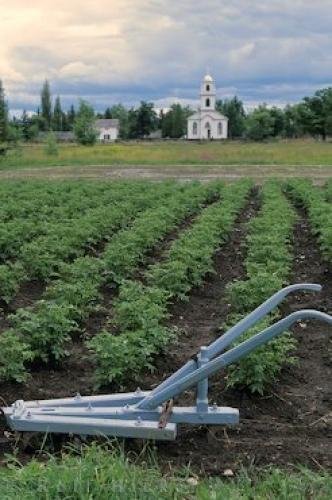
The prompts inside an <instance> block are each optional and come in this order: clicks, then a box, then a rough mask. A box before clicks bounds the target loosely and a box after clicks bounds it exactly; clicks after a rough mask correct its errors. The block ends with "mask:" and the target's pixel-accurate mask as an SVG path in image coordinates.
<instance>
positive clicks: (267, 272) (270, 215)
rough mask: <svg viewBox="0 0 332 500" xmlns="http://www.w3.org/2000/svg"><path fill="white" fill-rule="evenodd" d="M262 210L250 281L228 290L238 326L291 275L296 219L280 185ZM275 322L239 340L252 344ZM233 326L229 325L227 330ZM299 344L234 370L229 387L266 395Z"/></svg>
mask: <svg viewBox="0 0 332 500" xmlns="http://www.w3.org/2000/svg"><path fill="white" fill-rule="evenodd" d="M262 202H263V203H262V208H261V211H260V213H259V214H258V216H257V217H255V218H254V219H252V220H251V221H250V222H249V232H248V236H247V245H248V252H247V258H246V261H245V266H246V272H247V279H246V280H244V281H235V282H233V283H232V284H231V285H230V286H229V287H228V292H227V293H228V298H229V301H230V303H231V305H232V308H233V311H236V313H238V315H237V316H236V317H231V318H230V319H229V320H228V322H227V323H230V324H234V323H235V322H237V321H238V320H239V319H241V317H243V316H244V315H246V314H248V313H250V312H251V311H252V310H253V309H255V308H256V307H257V306H259V305H260V304H261V303H262V302H264V301H265V300H266V299H268V298H269V297H270V296H271V295H273V294H274V293H275V292H277V291H278V290H280V289H281V288H282V287H283V286H285V285H286V284H287V280H288V276H289V273H290V269H291V263H292V254H291V250H290V247H291V241H290V239H291V235H292V231H293V226H294V222H295V219H296V214H295V212H294V210H293V208H292V207H291V205H290V203H289V202H288V201H287V200H286V198H285V197H284V195H283V194H282V190H281V185H280V184H278V183H275V182H268V183H266V184H265V185H264V186H263V188H262ZM273 319H275V318H274V317H270V318H267V319H265V320H264V321H262V322H261V323H260V324H259V325H257V326H256V327H254V328H252V329H250V331H249V332H248V333H247V334H246V335H244V336H242V337H241V338H240V339H239V342H240V341H242V340H243V339H244V338H249V337H250V336H252V335H253V334H254V333H257V332H258V331H260V329H262V328H266V327H267V326H268V325H269V324H270V323H271V322H272V321H273ZM228 326H229V325H228ZM294 346H295V341H294V340H293V338H292V337H291V336H290V335H289V334H284V335H282V336H281V337H278V338H276V339H275V340H273V341H272V342H270V343H268V344H266V345H264V346H262V347H260V348H259V349H257V350H256V351H253V352H252V353H251V354H250V355H249V356H246V357H245V358H243V359H241V360H240V361H239V362H237V363H236V365H234V366H232V367H231V368H230V370H229V375H228V385H229V386H231V387H233V386H235V385H240V386H246V387H248V388H249V389H250V391H251V392H258V393H260V394H263V392H264V391H265V390H266V388H267V387H268V386H269V384H270V383H271V382H273V381H274V380H275V378H276V376H277V375H278V373H279V372H280V370H281V368H282V367H283V366H284V365H285V364H286V363H292V362H294V358H293V357H292V356H290V355H289V352H290V351H292V350H293V348H294Z"/></svg>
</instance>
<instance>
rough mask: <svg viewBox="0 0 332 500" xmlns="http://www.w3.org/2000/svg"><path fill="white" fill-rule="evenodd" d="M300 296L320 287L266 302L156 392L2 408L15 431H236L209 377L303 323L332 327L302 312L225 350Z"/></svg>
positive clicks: (169, 434)
mask: <svg viewBox="0 0 332 500" xmlns="http://www.w3.org/2000/svg"><path fill="white" fill-rule="evenodd" d="M298 290H311V291H316V292H319V291H320V290H321V286H320V285H316V284H298V285H291V286H288V287H286V288H284V289H282V290H280V291H279V292H277V293H276V294H274V295H273V296H272V297H271V298H269V299H268V300H266V301H265V302H264V303H263V304H261V305H260V306H259V307H258V308H257V309H255V310H254V311H253V312H252V313H250V314H249V315H248V316H246V317H245V318H244V319H242V320H241V321H240V322H239V323H237V324H236V325H235V326H233V327H232V328H231V329H230V330H228V331H227V332H226V333H225V334H224V335H222V336H221V337H220V338H218V339H217V340H215V341H214V342H213V343H212V344H210V345H209V346H207V347H205V346H204V347H201V349H200V352H199V354H198V356H197V358H196V359H191V360H189V361H188V362H187V363H186V364H185V365H184V366H183V367H182V368H181V369H179V370H178V371H177V372H175V373H174V374H173V375H172V376H170V377H169V378H168V379H167V380H165V381H164V382H162V383H161V384H160V385H159V386H158V387H156V388H155V389H154V390H152V391H141V390H140V389H137V391H136V392H133V393H122V394H121V393H120V394H111V395H102V396H86V397H82V396H80V395H79V394H77V395H76V396H75V397H73V398H65V399H53V400H43V401H29V402H24V401H21V400H20V401H16V402H15V403H14V404H13V405H12V406H10V407H7V408H3V412H4V414H5V416H6V419H7V422H8V424H9V426H10V427H11V428H12V429H13V430H15V431H29V432H31V431H37V432H51V433H53V432H54V433H72V434H79V435H84V436H86V435H95V436H96V435H99V436H100V435H109V436H119V437H130V438H144V439H158V440H172V439H175V438H176V430H177V424H192V425H195V424H199V425H202V424H207V425H209V424H213V425H234V424H237V423H238V422H239V411H238V410H237V409H236V408H229V407H224V406H217V405H212V406H210V405H209V401H208V385H209V376H210V375H213V374H214V373H215V372H217V371H218V370H220V369H223V368H225V367H227V366H228V365H230V364H232V363H235V362H236V361H238V360H239V359H241V358H243V357H244V356H247V355H248V354H249V353H250V352H251V351H253V350H254V349H256V348H258V347H259V346H261V345H263V344H265V343H267V342H269V341H270V340H272V339H273V338H275V337H276V336H277V335H279V334H281V333H283V332H284V331H285V330H286V329H288V328H289V327H291V326H292V325H293V324H294V323H295V322H297V321H299V320H307V319H318V320H321V321H324V322H326V323H329V324H330V325H332V316H329V315H328V314H325V313H322V312H319V311H316V310H311V309H304V310H300V311H297V312H294V313H292V314H290V315H289V316H287V317H286V318H283V319H281V320H280V321H278V322H276V323H274V324H273V325H272V326H269V327H268V328H266V329H265V330H263V331H261V332H260V333H258V334H256V335H254V336H252V337H251V338H249V339H248V340H245V341H244V342H242V343H241V344H239V345H237V346H236V347H232V348H230V349H229V350H226V349H227V348H228V347H229V346H230V345H231V344H232V343H233V342H234V341H235V340H236V339H237V338H238V337H239V336H240V335H242V334H243V333H244V332H245V331H246V330H248V329H249V328H250V327H252V326H253V325H254V324H256V323H257V322H258V321H260V320H261V319H262V318H263V317H264V316H265V315H267V314H268V313H270V312H271V311H272V309H274V308H275V307H276V306H277V305H278V304H279V303H280V302H281V301H282V300H283V299H284V298H285V297H286V296H287V295H289V294H290V293H292V292H296V291H298ZM194 386H196V404H195V406H189V407H184V406H174V405H173V398H175V397H176V396H178V395H179V394H181V393H183V392H184V391H186V390H187V389H190V388H192V387H194Z"/></svg>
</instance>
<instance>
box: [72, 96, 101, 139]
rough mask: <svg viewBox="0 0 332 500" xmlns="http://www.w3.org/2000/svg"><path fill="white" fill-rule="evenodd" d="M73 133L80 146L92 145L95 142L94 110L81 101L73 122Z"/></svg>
mask: <svg viewBox="0 0 332 500" xmlns="http://www.w3.org/2000/svg"><path fill="white" fill-rule="evenodd" d="M74 133H75V137H76V139H77V141H78V142H79V143H80V144H84V145H92V144H95V142H96V140H97V130H96V127H95V112H94V109H93V107H92V106H91V105H90V104H89V103H88V102H86V101H84V100H82V99H81V100H80V104H79V109H78V112H77V114H76V118H75V122H74Z"/></svg>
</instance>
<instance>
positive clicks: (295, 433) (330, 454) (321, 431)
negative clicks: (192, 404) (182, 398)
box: [158, 212, 332, 474]
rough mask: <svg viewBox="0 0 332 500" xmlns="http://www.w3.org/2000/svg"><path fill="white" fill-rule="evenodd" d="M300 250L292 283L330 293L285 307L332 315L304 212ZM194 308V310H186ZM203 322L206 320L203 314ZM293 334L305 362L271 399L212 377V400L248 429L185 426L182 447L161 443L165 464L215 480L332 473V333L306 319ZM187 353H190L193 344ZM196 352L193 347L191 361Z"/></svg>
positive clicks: (331, 294) (327, 280)
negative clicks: (258, 470) (243, 470)
mask: <svg viewBox="0 0 332 500" xmlns="http://www.w3.org/2000/svg"><path fill="white" fill-rule="evenodd" d="M293 251H294V265H293V270H292V276H291V280H290V281H291V282H292V283H299V282H315V283H321V284H322V285H324V287H323V291H322V293H320V294H317V295H313V294H312V293H311V294H309V293H306V294H296V295H294V296H292V297H290V298H289V299H288V301H287V302H286V303H285V305H284V306H283V307H282V314H283V315H287V314H289V313H290V312H292V311H294V310H298V309H301V308H314V309H319V310H321V311H325V312H329V313H330V314H331V312H332V302H331V300H332V277H331V269H329V267H328V265H327V264H326V263H324V261H323V260H322V256H321V254H320V251H319V247H318V243H317V240H316V238H315V237H314V236H313V234H312V232H311V230H310V224H309V221H308V219H307V217H306V214H304V213H303V212H299V220H298V222H297V224H296V227H295V230H294V241H293ZM194 304H195V303H194V302H193V308H195V305H194ZM186 307H190V305H189V304H188V306H185V308H184V310H186ZM196 307H197V304H196ZM202 317H203V318H206V315H205V314H203V312H202ZM203 321H205V320H203ZM219 324H220V323H219ZM293 332H294V335H295V336H296V338H297V339H298V347H297V351H296V355H297V356H298V358H299V363H298V365H297V366H292V367H288V368H285V369H284V370H283V372H282V373H281V376H280V377H279V381H278V382H277V383H275V384H274V386H273V387H272V388H271V390H270V391H269V392H268V393H267V394H266V395H265V396H253V395H250V394H249V393H247V392H245V391H234V390H233V391H230V390H228V391H225V390H224V382H223V380H222V376H220V377H214V378H213V379H212V381H211V386H210V397H211V400H212V401H214V400H215V401H217V402H218V404H224V405H226V406H233V407H236V408H239V410H240V425H239V426H237V427H235V428H226V429H221V428H209V429H208V428H206V427H204V426H202V427H200V428H197V429H193V428H190V427H186V426H183V428H182V432H181V429H180V435H179V437H178V441H177V442H176V443H171V444H170V443H167V444H160V445H159V447H158V456H159V459H160V462H161V464H162V465H163V466H166V464H168V463H171V464H173V466H174V465H177V466H183V465H185V464H187V463H189V462H190V463H191V465H192V466H193V467H194V468H196V469H197V470H198V471H201V472H207V473H211V474H219V473H221V472H222V471H223V470H224V469H228V468H231V469H233V470H238V469H239V467H241V466H242V465H244V466H251V465H256V466H267V465H269V464H275V465H278V466H281V467H289V466H291V464H292V466H296V465H299V464H303V465H307V466H308V467H311V468H315V469H319V468H321V467H326V468H331V467H332V446H331V438H332V432H331V431H332V429H331V400H332V399H331V396H332V391H331V375H332V356H331V327H328V326H327V325H325V324H322V323H318V322H313V321H306V322H301V323H300V324H298V325H297V326H295V327H294V328H293ZM182 349H183V350H185V349H186V344H185V343H184V344H183V346H182ZM179 350H181V349H179ZM190 353H191V346H190V341H189V349H188V355H189V354H190ZM167 467H168V465H167Z"/></svg>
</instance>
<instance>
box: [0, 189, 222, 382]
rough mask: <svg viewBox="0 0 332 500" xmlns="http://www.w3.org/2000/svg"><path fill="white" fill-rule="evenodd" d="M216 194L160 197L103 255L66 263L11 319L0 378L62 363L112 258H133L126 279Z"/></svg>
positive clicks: (1, 346)
mask: <svg viewBox="0 0 332 500" xmlns="http://www.w3.org/2000/svg"><path fill="white" fill-rule="evenodd" d="M218 189H219V186H218V185H216V184H215V185H211V186H200V185H188V186H183V187H180V188H177V189H174V190H173V194H172V195H171V196H169V197H167V199H163V198H162V197H161V196H160V192H159V196H158V198H159V201H160V206H159V207H157V208H150V209H147V210H146V211H144V212H142V214H141V215H140V216H138V217H137V219H136V220H135V221H134V223H133V224H132V226H131V227H129V228H126V229H123V230H121V231H119V232H118V233H117V234H115V235H114V236H113V238H112V239H111V241H110V242H109V243H108V244H107V246H106V248H105V251H104V253H103V254H102V256H100V257H99V258H97V257H93V256H85V257H80V258H78V259H76V260H75V261H74V262H73V263H72V264H64V265H63V268H62V272H61V277H60V278H59V279H58V280H56V281H55V282H54V283H52V284H50V286H49V287H48V288H47V290H46V293H45V295H44V297H43V299H42V300H40V301H38V302H37V303H36V304H35V307H34V308H33V309H32V308H26V309H21V310H18V311H17V313H16V314H15V315H13V316H12V317H11V321H12V328H11V329H9V330H7V331H6V332H4V333H3V334H2V336H1V337H0V378H2V379H14V380H16V381H23V380H25V378H26V375H27V368H26V365H27V363H28V362H29V361H31V360H35V359H41V360H43V361H47V360H49V359H53V360H54V359H55V360H59V359H61V358H62V357H63V356H64V355H66V350H65V348H66V343H67V341H68V340H69V337H70V335H71V334H73V333H74V332H76V331H78V330H80V328H81V327H82V322H83V321H84V320H86V319H87V318H88V316H89V315H90V313H91V312H92V311H94V310H96V308H98V303H99V302H100V288H101V286H102V285H104V284H105V283H106V282H107V281H108V280H110V279H112V276H113V272H112V262H113V259H114V261H116V262H118V263H119V262H120V261H121V258H122V255H123V253H124V249H127V252H128V253H131V258H130V260H129V261H128V263H127V267H125V266H123V265H122V266H121V273H122V276H129V275H130V273H131V272H132V271H133V269H134V268H135V262H134V261H136V265H138V263H139V262H140V261H142V259H143V258H144V253H146V252H147V251H148V250H149V249H150V248H151V247H153V246H154V245H155V244H157V242H158V241H159V240H160V239H161V237H162V236H164V235H165V234H166V233H167V232H169V231H170V230H172V229H173V228H174V227H175V226H176V225H177V224H178V223H179V221H180V220H182V219H183V218H184V217H186V216H187V215H188V214H190V213H193V212H195V211H198V210H199V209H200V207H201V206H202V204H203V203H204V202H206V201H209V200H210V199H211V197H213V196H215V195H216V194H217V192H218ZM159 191H160V190H159ZM144 235H145V237H144ZM133 241H135V242H136V248H135V249H134V248H133V246H132V245H133ZM114 249H117V252H115V251H114ZM134 252H136V253H135V255H134Z"/></svg>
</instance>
